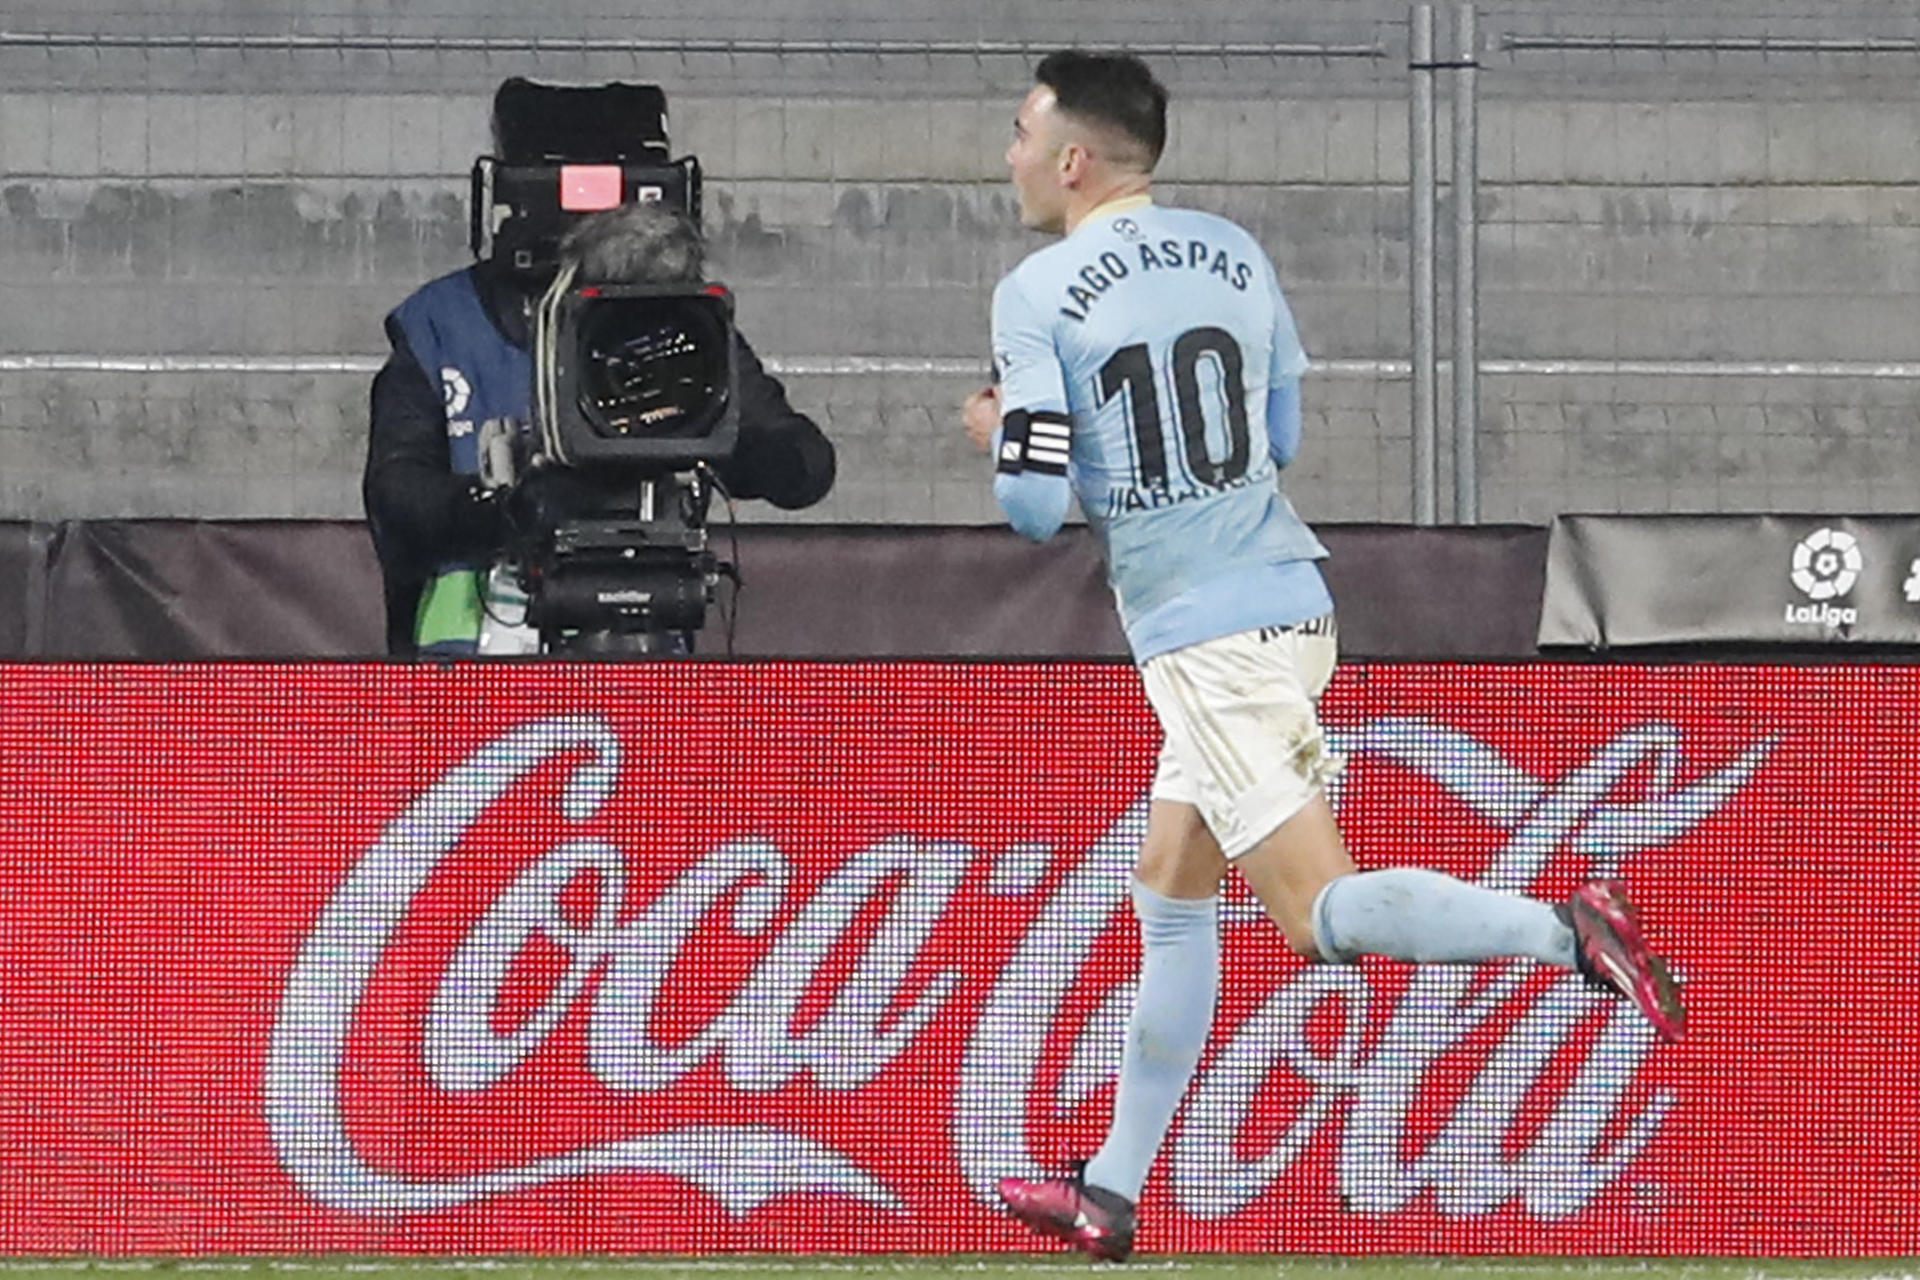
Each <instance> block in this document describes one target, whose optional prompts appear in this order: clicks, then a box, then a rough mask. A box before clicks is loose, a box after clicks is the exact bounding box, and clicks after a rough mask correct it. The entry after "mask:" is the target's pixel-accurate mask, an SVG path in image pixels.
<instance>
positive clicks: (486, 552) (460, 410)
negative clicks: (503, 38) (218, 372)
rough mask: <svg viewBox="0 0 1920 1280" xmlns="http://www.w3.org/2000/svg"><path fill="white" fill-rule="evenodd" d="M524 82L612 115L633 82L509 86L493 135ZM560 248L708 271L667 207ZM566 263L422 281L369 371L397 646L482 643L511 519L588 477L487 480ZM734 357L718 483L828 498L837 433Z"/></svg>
mask: <svg viewBox="0 0 1920 1280" xmlns="http://www.w3.org/2000/svg"><path fill="white" fill-rule="evenodd" d="M516 88H523V89H524V88H532V89H536V90H539V91H542V92H544V93H546V94H547V95H549V96H548V97H547V98H546V99H545V100H544V101H545V102H547V103H549V104H551V103H552V102H554V101H555V100H556V99H555V97H554V95H562V97H561V99H560V101H561V103H562V105H565V104H566V102H567V101H568V100H569V99H568V97H566V96H570V100H571V101H572V102H573V103H576V104H577V103H580V102H583V101H584V102H587V103H589V104H591V105H592V106H593V108H594V109H595V110H596V111H599V112H601V113H603V114H604V113H605V112H606V110H607V109H608V107H609V105H610V104H617V103H618V102H620V101H622V100H621V99H615V98H609V97H604V96H603V97H597V98H596V97H593V96H591V95H597V94H602V93H604V92H606V91H612V90H628V91H630V90H632V89H633V88H634V86H624V85H614V86H606V90H605V91H603V90H598V89H556V88H555V87H552V86H529V85H528V82H525V81H509V82H508V83H507V84H505V85H503V86H502V87H501V92H500V95H499V96H497V97H496V99H495V115H494V129H495V137H496V146H500V139H501V135H502V134H503V133H504V132H505V130H504V129H503V128H502V123H503V122H502V114H503V112H502V104H503V103H505V102H506V101H507V100H508V97H509V90H512V89H516ZM653 92H654V93H655V94H656V96H657V90H656V91H653ZM659 101H660V104H661V105H660V108H659V114H660V118H661V121H662V124H661V128H662V130H664V113H665V109H664V98H660V99H659ZM500 149H501V150H503V151H505V150H507V148H506V147H504V146H500ZM564 244H565V245H566V249H565V252H567V253H569V254H572V255H573V256H574V261H575V262H576V263H577V264H578V265H579V269H580V272H581V278H582V279H583V280H584V279H595V278H597V279H601V280H617V281H633V282H657V283H666V282H668V281H669V280H692V281H697V280H698V279H699V278H700V275H701V270H702V266H703V258H704V254H703V245H702V243H701V240H700V237H699V231H698V228H697V227H696V226H695V225H694V224H693V223H692V222H691V221H689V220H687V219H685V218H684V217H681V216H679V215H678V214H675V213H672V212H670V211H668V210H667V209H665V208H664V207H661V206H646V205H633V204H629V205H623V206H620V207H618V208H616V209H612V210H608V211H606V212H600V213H593V214H589V215H586V216H585V217H584V218H583V219H581V220H579V221H576V222H574V224H573V225H572V226H571V227H570V228H569V229H568V232H567V238H566V240H565V241H564ZM556 267H557V263H539V264H535V266H534V267H533V269H531V270H529V269H528V268H527V265H526V264H525V263H518V264H516V263H512V262H507V261H501V260H498V259H497V258H483V259H482V260H480V261H478V262H475V263H474V264H473V265H472V266H469V267H467V268H465V269H464V270H461V271H456V272H453V273H451V274H449V275H446V276H442V277H440V278H439V279H437V280H434V281H431V282H430V283H428V284H426V285H424V286H422V287H421V288H420V289H419V290H417V291H416V292H415V293H414V294H413V295H412V296H410V297H409V298H408V299H407V300H406V301H404V302H403V303H401V304H400V306H398V307H397V308H395V309H394V311H393V312H392V313H391V314H390V315H389V316H388V317H387V321H386V331H387V337H388V340H389V341H390V342H391V343H392V347H393V350H392V354H391V355H390V356H389V357H388V359H387V362H386V364H385V366H384V367H383V368H382V369H381V370H380V372H379V373H378V374H377V375H376V376H375V378H374V381H373V390H372V415H371V430H370V433H369V439H368V446H367V461H366V470H365V474H364V478H363V484H362V493H363V496H364V498H365V501H366V508H367V519H368V523H369V526H370V528H371V531H372V534H373V540H374V547H375V551H376V553H377V555H378V557H379V560H380V565H381V573H382V576H383V578H384V580H385V593H386V607H387V646H388V650H389V651H390V652H392V653H395V654H412V653H437V654H472V653H476V652H478V651H479V639H480V629H481V619H482V604H481V596H482V594H483V593H484V592H485V591H486V589H487V585H486V583H487V578H488V575H489V572H490V570H491V569H492V568H493V566H495V565H496V564H497V563H499V562H500V560H501V558H502V554H503V552H505V551H506V550H507V548H508V545H509V543H510V542H511V541H512V540H513V537H514V532H515V523H516V521H524V520H525V519H526V518H527V516H528V515H529V512H530V511H532V510H533V509H535V508H540V507H547V506H558V507H564V506H566V505H567V504H568V502H569V500H570V497H569V490H570V489H572V488H577V487H578V486H580V485H582V484H583V483H585V481H584V480H583V478H582V477H579V476H576V475H572V474H570V473H568V472H567V471H565V470H564V469H560V470H557V471H555V470H552V469H548V470H545V471H536V472H534V473H532V474H531V475H528V476H526V477H524V478H522V479H521V480H520V482H519V483H518V484H517V485H506V484H489V483H487V481H486V477H485V475H484V472H485V470H486V465H485V459H486V448H487V441H486V439H485V437H489V436H491V437H492V438H493V439H494V440H495V441H498V440H499V439H500V438H501V437H502V436H503V435H504V436H506V437H509V438H517V439H519V440H524V438H525V435H526V433H527V431H528V429H529V424H530V420H531V418H532V403H531V402H532V382H533V376H532V369H533V366H532V356H531V353H530V347H531V344H532V323H531V318H532V315H533V309H534V307H535V305H536V304H537V303H538V302H539V300H540V298H541V296H542V294H543V293H544V292H545V290H546V288H547V286H548V285H549V283H550V282H551V281H552V280H553V277H554V274H555V270H556ZM733 354H734V361H735V364H736V367H737V370H738V379H739V381H738V407H739V435H738V439H737V442H736V444H735V446H734V449H733V451H732V453H731V455H730V456H729V457H726V458H724V459H721V460H719V461H718V462H717V463H715V464H714V466H713V471H714V472H715V473H716V474H717V476H718V478H719V480H720V483H721V484H722V485H723V486H724V488H725V490H726V491H727V492H728V493H729V494H731V495H732V496H733V497H736V498H759V499H765V500H767V501H769V502H772V503H773V504H774V505H775V506H778V507H783V508H787V509H795V508H799V507H806V506H810V505H812V504H813V503H816V502H818V501H820V500H821V499H822V498H824V497H825V496H826V494H827V491H828V490H829V489H830V488H831V487H832V485H833V479H834V451H833V446H832V444H831V443H830V442H829V441H828V440H827V438H826V437H825V436H824V435H823V434H822V433H821V431H820V429H819V427H818V426H816V425H815V424H814V423H813V421H812V420H811V419H809V418H808V417H806V416H805V415H804V414H801V413H799V412H797V411H796V410H794V409H793V408H792V407H791V406H790V405H789V404H788V403H787V398H786V392H785V389H784V388H783V387H782V386H781V384H780V383H779V381H778V380H777V379H775V378H774V377H772V376H771V375H770V374H768V373H767V372H766V370H765V369H764V368H763V367H762V365H761V363H760V360H759V358H758V357H757V356H756V355H755V354H754V352H753V349H752V348H751V347H750V346H749V345H748V344H747V342H746V340H745V338H742V337H739V336H738V335H737V334H736V335H735V339H734V347H733ZM520 452H522V453H523V452H524V450H521V451H520Z"/></svg>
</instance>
